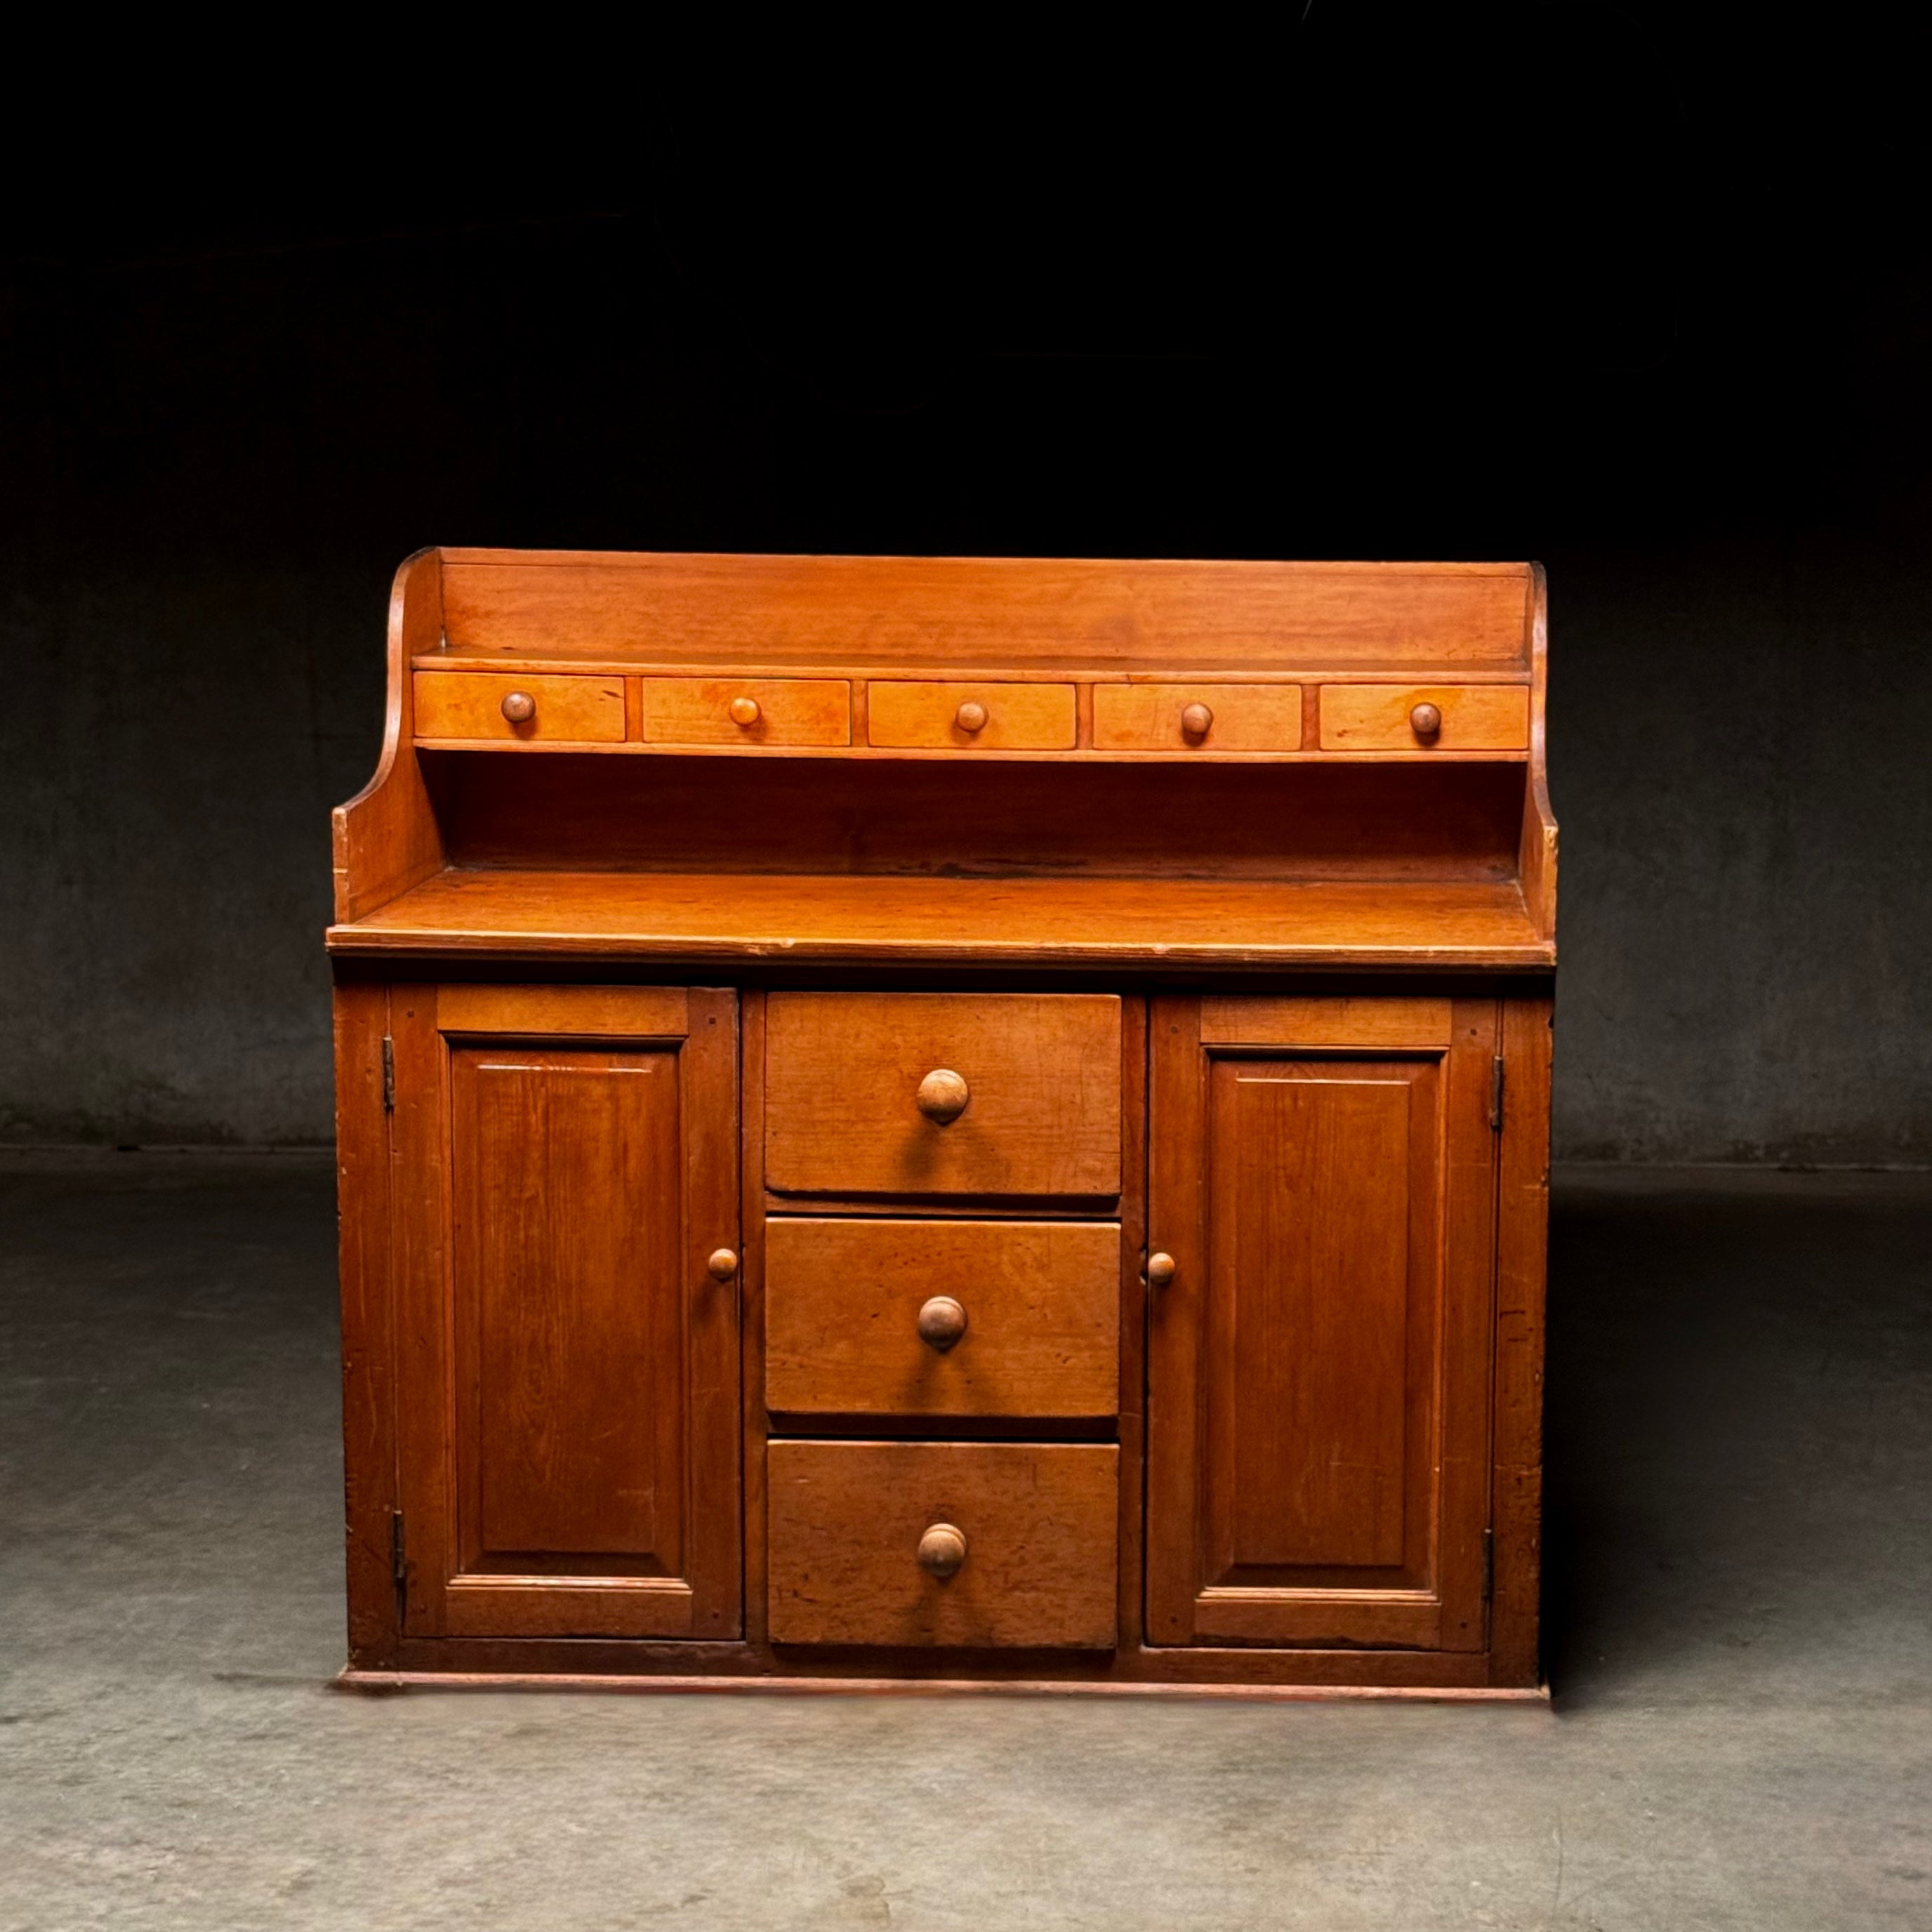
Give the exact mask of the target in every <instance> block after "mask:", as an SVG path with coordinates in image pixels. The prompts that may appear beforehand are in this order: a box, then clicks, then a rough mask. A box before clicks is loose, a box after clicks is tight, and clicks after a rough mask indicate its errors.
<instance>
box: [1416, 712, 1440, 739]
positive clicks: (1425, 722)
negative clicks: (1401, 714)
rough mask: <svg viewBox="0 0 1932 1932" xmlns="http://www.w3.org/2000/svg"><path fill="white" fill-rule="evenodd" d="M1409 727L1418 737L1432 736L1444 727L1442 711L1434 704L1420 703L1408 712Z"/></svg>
mask: <svg viewBox="0 0 1932 1932" xmlns="http://www.w3.org/2000/svg"><path fill="white" fill-rule="evenodd" d="M1409 729H1410V730H1412V731H1413V732H1414V733H1415V735H1416V736H1418V738H1433V737H1434V736H1436V733H1437V732H1439V730H1442V711H1441V710H1440V709H1439V707H1438V706H1435V705H1433V704H1418V705H1417V706H1415V709H1413V710H1412V711H1411V712H1409Z"/></svg>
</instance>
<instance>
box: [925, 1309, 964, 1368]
mask: <svg viewBox="0 0 1932 1932" xmlns="http://www.w3.org/2000/svg"><path fill="white" fill-rule="evenodd" d="M965 1332H966V1311H965V1309H964V1308H962V1307H961V1306H960V1305H959V1303H958V1302H956V1301H954V1300H953V1298H952V1296H951V1295H935V1296H934V1297H933V1298H932V1300H931V1301H929V1302H928V1303H927V1304H926V1306H925V1307H923V1308H922V1309H921V1310H919V1340H921V1341H922V1342H923V1343H925V1344H926V1346H927V1347H928V1348H929V1349H938V1352H940V1354H941V1355H944V1354H945V1353H946V1352H947V1349H950V1348H953V1347H954V1346H956V1345H957V1343H958V1342H959V1338H960V1337H961V1336H962V1335H964V1334H965Z"/></svg>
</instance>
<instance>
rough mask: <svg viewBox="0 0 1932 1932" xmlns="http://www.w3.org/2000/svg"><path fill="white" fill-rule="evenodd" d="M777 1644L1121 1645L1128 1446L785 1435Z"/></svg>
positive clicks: (774, 1502)
mask: <svg viewBox="0 0 1932 1932" xmlns="http://www.w3.org/2000/svg"><path fill="white" fill-rule="evenodd" d="M766 1456H767V1461H766V1475H767V1486H766V1495H767V1498H768V1506H767V1507H768V1514H767V1530H766V1535H767V1537H768V1538H769V1542H768V1549H767V1554H768V1559H769V1572H768V1574H769V1608H770V1616H771V1622H770V1631H771V1637H772V1642H773V1643H813V1644H817V1643H823V1644H873V1645H879V1646H893V1645H902V1644H904V1645H918V1646H929V1645H945V1646H958V1647H960V1648H962V1649H993V1648H1001V1647H1007V1648H1010V1647H1014V1646H1029V1647H1031V1646H1040V1647H1043V1648H1051V1649H1078V1650H1111V1649H1113V1648H1114V1646H1115V1643H1116V1642H1117V1641H1118V1637H1117V1631H1118V1612H1117V1610H1116V1599H1117V1597H1118V1586H1117V1583H1116V1554H1115V1553H1116V1523H1117V1520H1118V1510H1119V1458H1120V1451H1118V1449H1117V1448H1115V1446H1114V1445H1112V1443H1096V1442H1079V1443H1073V1442H1057V1443H1032V1442H998V1443H990V1442H989V1443H964V1442H773V1443H772V1444H771V1445H770V1446H769V1449H768V1450H767V1451H766Z"/></svg>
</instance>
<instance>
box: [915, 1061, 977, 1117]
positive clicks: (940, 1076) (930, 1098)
mask: <svg viewBox="0 0 1932 1932" xmlns="http://www.w3.org/2000/svg"><path fill="white" fill-rule="evenodd" d="M972 1097H973V1094H972V1090H971V1088H969V1087H968V1085H966V1082H965V1080H964V1079H962V1078H961V1077H960V1076H959V1075H958V1074H957V1073H954V1072H953V1070H952V1068H951V1067H935V1068H934V1069H933V1070H932V1072H931V1073H929V1074H928V1075H927V1076H926V1078H925V1079H923V1080H922V1081H921V1082H919V1092H918V1094H917V1095H916V1099H917V1100H918V1103H919V1112H921V1113H922V1114H923V1115H925V1116H926V1118H927V1119H928V1120H929V1121H932V1123H933V1124H935V1126H937V1127H950V1126H951V1125H952V1124H953V1122H954V1121H956V1120H958V1119H959V1116H960V1115H962V1114H963V1113H965V1111H966V1103H967V1102H968V1100H971V1099H972Z"/></svg>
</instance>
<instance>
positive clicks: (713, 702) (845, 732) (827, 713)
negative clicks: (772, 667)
mask: <svg viewBox="0 0 1932 1932" xmlns="http://www.w3.org/2000/svg"><path fill="white" fill-rule="evenodd" d="M851 703H852V687H851V685H850V684H849V683H848V682H847V681H846V680H845V679H843V678H768V677H765V678H760V677H748V678H669V677H646V678H642V679H639V680H638V691H637V715H638V733H637V735H638V736H640V737H641V738H642V739H644V740H646V742H650V743H653V744H678V745H847V744H850V742H851V739H852V732H851ZM733 706H736V707H737V708H736V711H734V710H733ZM752 707H755V709H753V708H752Z"/></svg>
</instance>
